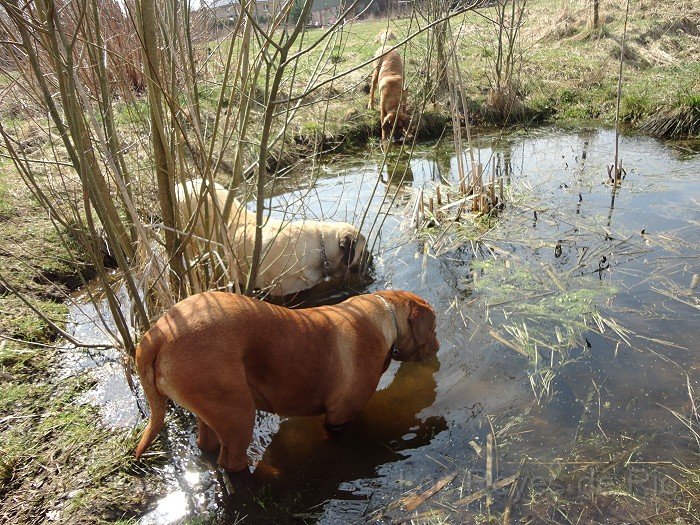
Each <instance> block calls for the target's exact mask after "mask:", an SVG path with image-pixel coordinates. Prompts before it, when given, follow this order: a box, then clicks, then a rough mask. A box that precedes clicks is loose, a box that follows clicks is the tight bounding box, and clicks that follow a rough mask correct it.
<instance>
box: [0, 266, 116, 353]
mask: <svg viewBox="0 0 700 525" xmlns="http://www.w3.org/2000/svg"><path fill="white" fill-rule="evenodd" d="M0 283H2V285H3V286H4V287H5V288H7V289H8V290H9V291H10V293H12V294H13V295H14V296H16V297H17V298H18V299H19V300H20V301H22V302H23V303H24V304H25V305H26V306H27V307H28V308H29V309H30V310H31V311H32V312H34V313H35V314H36V315H38V316H39V317H40V318H41V320H42V321H44V322H45V323H46V324H48V325H49V326H50V327H51V328H52V329H53V330H55V331H56V332H57V333H58V334H59V335H60V336H61V337H63V338H64V339H66V340H67V341H69V342H70V343H72V344H74V345H75V346H79V347H83V348H115V345H89V344H86V343H82V342H80V341H78V340H77V339H75V338H74V337H73V336H72V335H70V334H69V333H68V332H66V331H65V330H63V329H62V328H61V327H60V326H58V325H57V324H56V323H54V322H53V321H52V320H51V319H49V318H48V316H47V315H46V314H44V313H43V312H42V311H41V310H39V309H38V308H37V307H36V306H34V305H33V304H32V303H30V302H29V300H28V299H27V298H26V297H24V295H23V294H22V293H21V292H19V290H17V289H16V288H15V287H14V286H12V285H11V284H10V282H9V281H8V280H7V279H5V278H4V277H3V276H2V274H0ZM3 338H4V337H3Z"/></svg>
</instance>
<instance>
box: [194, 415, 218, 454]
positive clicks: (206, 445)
mask: <svg viewBox="0 0 700 525" xmlns="http://www.w3.org/2000/svg"><path fill="white" fill-rule="evenodd" d="M197 446H198V447H199V449H200V450H203V451H204V452H214V451H215V450H216V449H217V448H219V438H218V437H217V435H216V433H215V432H214V431H213V430H212V429H211V427H210V426H209V425H207V424H206V423H205V422H204V420H203V419H202V418H201V417H197Z"/></svg>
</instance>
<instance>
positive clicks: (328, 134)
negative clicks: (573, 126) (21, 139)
mask: <svg viewBox="0 0 700 525" xmlns="http://www.w3.org/2000/svg"><path fill="white" fill-rule="evenodd" d="M633 4H634V5H633V6H632V7H631V11H630V17H629V21H628V27H627V37H626V46H625V47H626V50H625V53H624V68H623V94H622V100H621V112H620V117H621V120H622V121H623V122H626V123H628V124H629V125H630V126H632V127H633V128H635V127H636V128H641V129H642V130H647V131H648V132H655V133H657V134H659V135H664V136H673V137H678V138H682V137H684V136H687V135H690V136H698V133H700V129H699V127H698V122H700V104H699V103H698V99H697V93H699V92H700V51H699V49H700V48H699V47H698V36H699V35H700V25H699V23H700V7H698V6H697V5H695V4H692V3H688V2H678V1H671V0H667V1H661V2H655V1H651V0H643V1H640V2H634V3H633ZM528 5H529V7H528V11H527V14H526V17H525V20H524V23H523V27H522V34H521V42H520V45H519V46H518V47H517V51H516V52H517V54H518V60H517V62H516V64H517V67H518V73H517V74H516V78H517V90H518V97H519V99H520V101H521V103H522V105H523V108H524V109H523V111H522V113H520V114H519V115H514V116H513V118H512V119H510V122H509V124H512V125H520V126H532V125H535V124H538V123H541V122H543V121H547V120H549V121H560V122H575V121H579V120H591V119H595V120H599V121H601V122H603V123H605V124H612V123H613V122H614V117H615V105H616V96H617V71H618V67H619V58H620V44H621V41H622V34H623V25H624V7H625V4H624V2H622V1H614V2H606V3H605V5H604V6H603V8H602V11H601V26H600V28H598V29H593V28H592V27H591V21H590V18H591V14H590V8H589V2H581V1H579V2H577V1H565V0H533V1H531V2H529V3H528ZM492 15H493V12H492V10H490V9H487V8H484V9H479V10H477V11H474V12H468V13H466V14H464V15H462V16H459V17H456V18H455V19H453V20H452V21H451V27H452V32H453V35H454V36H455V40H456V53H457V56H458V58H459V62H460V67H461V68H462V69H463V76H464V78H463V80H464V85H465V88H466V92H467V96H468V99H469V104H470V111H471V119H472V121H473V122H474V123H476V124H480V125H485V126H490V125H500V124H502V123H503V122H502V120H503V119H502V118H501V117H500V116H499V115H497V114H494V112H493V111H490V108H489V100H488V96H487V95H488V92H489V89H490V87H491V85H492V79H493V77H494V71H493V61H494V51H493V45H494V39H495V34H496V31H497V30H496V28H495V26H494V25H493V23H492V22H491V21H490V20H489V18H491V17H492ZM423 25H424V24H423ZM387 28H389V29H391V30H392V31H393V32H394V33H395V34H396V36H397V37H398V39H397V40H394V41H392V43H396V42H398V41H400V40H402V39H403V38H405V37H407V36H408V35H409V34H412V33H414V32H415V31H416V30H417V29H419V28H420V24H418V23H417V22H416V21H415V20H412V19H400V20H395V21H390V22H387V21H386V20H377V21H373V22H362V23H355V24H349V25H348V26H347V28H346V29H344V30H343V37H342V38H341V39H340V41H339V43H338V45H337V46H336V51H335V54H334V57H335V59H334V67H333V68H332V70H331V71H328V73H327V74H326V75H325V77H326V78H330V77H331V76H332V75H333V74H334V73H336V72H337V71H342V70H344V69H349V68H350V67H351V66H353V65H355V64H358V63H362V62H364V61H366V60H369V59H371V57H372V55H373V53H374V51H375V50H376V48H377V47H378V44H377V43H375V42H374V39H375V36H376V35H378V34H379V33H381V32H383V31H385V30H386V29H387ZM320 34H321V30H315V31H311V32H309V34H308V35H307V39H309V40H310V39H312V38H314V37H317V36H319V35H320ZM427 39H428V37H427V32H424V33H421V34H420V35H419V36H417V37H416V38H414V39H412V40H411V41H409V42H408V43H407V44H406V45H405V46H404V49H403V50H402V52H403V53H404V67H405V70H406V73H405V76H406V83H407V88H408V89H407V91H408V93H409V104H410V105H411V107H412V109H413V110H414V113H415V112H417V111H418V110H420V109H421V108H422V107H423V105H424V104H423V101H422V100H421V98H420V92H421V87H422V85H423V83H424V82H425V76H426V70H425V49H426V47H427V45H428V41H427ZM317 58H318V57H317V56H314V55H313V54H312V55H310V56H309V67H310V66H311V64H312V63H314V60H315V59H317ZM370 71H371V66H366V67H364V68H362V69H360V70H358V71H355V72H352V73H350V74H349V75H348V76H347V77H346V78H344V79H342V80H341V81H336V82H335V83H333V84H330V86H329V87H328V88H327V89H328V92H329V93H330V94H332V96H333V99H332V100H330V101H329V102H327V103H323V104H320V106H319V107H316V108H313V107H310V108H308V110H306V111H304V112H302V113H301V115H300V119H299V123H298V125H297V127H296V130H297V136H298V137H301V139H300V140H299V142H307V143H312V144H318V143H319V142H321V140H320V139H319V136H323V140H324V141H325V142H326V143H329V142H330V143H339V142H341V140H342V138H343V137H346V136H347V137H349V138H350V139H351V140H350V141H349V142H350V144H351V145H357V138H358V137H360V138H365V137H367V136H375V137H376V136H377V135H378V133H379V128H378V123H374V124H376V125H374V124H372V125H369V124H371V123H372V122H373V118H372V117H373V116H374V120H376V115H374V114H373V113H372V112H369V111H368V110H366V109H365V106H366V103H367V95H366V91H367V85H368V75H369V73H370ZM323 78H324V75H322V76H321V79H323ZM303 81H304V75H303V71H301V72H300V75H299V77H298V78H297V82H299V84H300V85H301V84H303ZM436 102H437V103H436V104H433V103H432V101H431V102H430V103H429V104H427V105H425V108H426V109H427V110H429V114H430V116H431V118H433V119H434V120H435V119H437V120H439V119H440V118H441V119H442V123H443V125H448V124H449V123H450V122H451V121H450V108H449V104H448V103H447V101H446V100H445V99H442V100H441V99H440V97H438V98H437V101H436ZM679 113H680V115H679ZM673 117H677V118H679V119H683V118H684V119H685V121H686V123H687V124H686V125H685V126H678V127H677V128H674V127H673V126H670V125H669V126H666V127H664V126H662V125H661V124H662V123H663V121H666V120H669V119H673ZM357 130H361V131H360V132H359V133H358V132H357ZM436 132H437V133H439V131H437V130H436V129H434V128H433V129H432V131H430V132H424V133H423V136H430V135H432V134H434V133H436Z"/></svg>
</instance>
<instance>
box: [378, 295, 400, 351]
mask: <svg viewBox="0 0 700 525" xmlns="http://www.w3.org/2000/svg"><path fill="white" fill-rule="evenodd" d="M374 295H376V296H377V297H379V298H380V299H381V300H382V302H383V303H384V306H386V309H387V310H389V315H390V316H391V320H392V321H393V322H394V329H395V330H396V339H398V338H399V323H398V321H397V320H396V310H394V305H393V304H391V303H390V302H389V301H387V300H386V299H384V297H382V296H381V295H379V294H374ZM396 339H394V342H393V343H391V355H392V356H394V357H396V356H397V355H399V349H398V348H396Z"/></svg>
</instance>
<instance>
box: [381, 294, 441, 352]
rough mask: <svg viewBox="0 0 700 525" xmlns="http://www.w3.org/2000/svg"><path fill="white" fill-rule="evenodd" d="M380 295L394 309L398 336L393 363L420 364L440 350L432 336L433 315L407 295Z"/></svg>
mask: <svg viewBox="0 0 700 525" xmlns="http://www.w3.org/2000/svg"><path fill="white" fill-rule="evenodd" d="M381 295H382V296H383V297H384V298H385V299H387V300H389V301H390V302H391V303H392V304H393V305H394V310H395V311H396V317H397V322H398V325H399V334H398V338H397V339H396V344H395V350H394V353H393V355H392V357H393V358H394V359H396V360H397V361H423V360H424V359H428V358H430V357H432V356H434V355H435V354H436V353H437V351H438V350H439V349H440V343H439V342H438V340H437V335H436V328H437V326H436V319H435V311H434V310H433V308H432V307H431V306H430V304H428V302H427V301H425V300H424V299H422V298H421V297H419V296H417V295H416V294H414V293H411V292H405V291H398V290H394V291H386V292H381Z"/></svg>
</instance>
